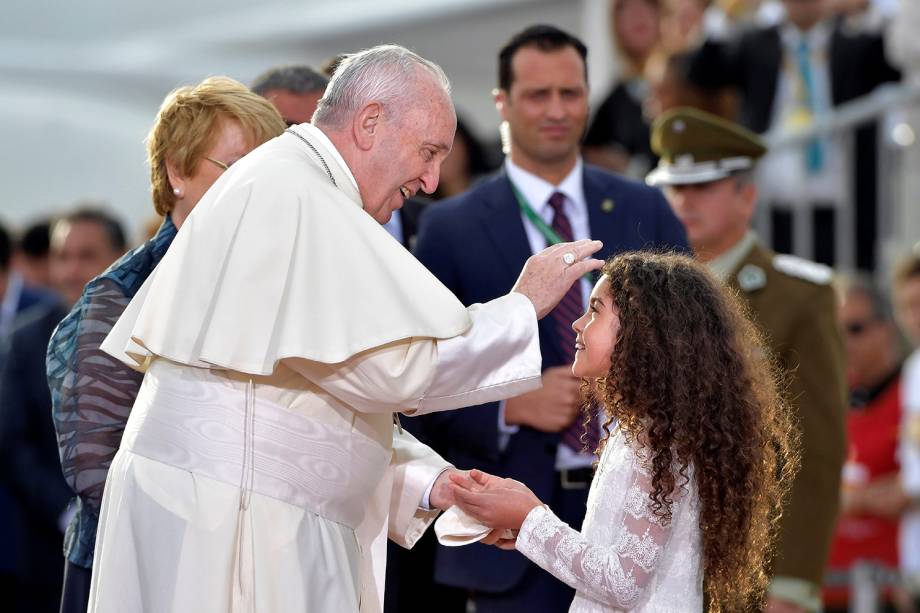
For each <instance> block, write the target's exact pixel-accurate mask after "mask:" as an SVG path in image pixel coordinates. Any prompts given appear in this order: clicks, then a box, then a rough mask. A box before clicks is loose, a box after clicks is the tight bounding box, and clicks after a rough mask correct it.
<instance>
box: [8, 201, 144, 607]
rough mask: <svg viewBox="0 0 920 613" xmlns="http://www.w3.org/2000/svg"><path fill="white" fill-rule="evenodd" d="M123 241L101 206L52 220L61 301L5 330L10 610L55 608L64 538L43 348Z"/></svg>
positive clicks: (63, 494) (63, 486)
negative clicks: (13, 570) (14, 557)
mask: <svg viewBox="0 0 920 613" xmlns="http://www.w3.org/2000/svg"><path fill="white" fill-rule="evenodd" d="M126 247H127V245H126V241H125V235H124V231H123V230H122V228H121V225H120V224H119V223H118V221H116V220H115V219H114V218H113V217H112V216H110V215H109V214H107V213H105V212H104V211H102V210H101V209H97V208H81V209H78V210H77V211H75V212H73V213H69V214H67V215H64V216H63V217H61V218H59V219H58V220H57V221H55V223H54V226H53V229H52V233H51V252H50V258H49V273H50V277H51V284H52V287H53V288H54V289H55V290H56V291H57V293H58V295H59V297H60V302H59V303H54V304H40V305H36V306H34V307H32V308H31V309H29V310H28V311H26V312H24V313H22V314H21V315H20V316H19V317H18V318H17V320H16V324H15V327H14V328H13V331H12V333H11V335H10V338H9V356H8V359H7V360H6V362H5V364H4V365H3V368H2V370H0V478H2V480H3V484H4V485H5V486H6V487H7V488H8V489H9V491H10V492H11V493H12V495H13V497H14V499H15V504H16V505H17V507H18V511H19V513H18V515H19V518H20V523H19V524H18V525H16V524H14V525H12V526H9V525H4V526H3V529H4V530H9V529H12V530H14V538H15V539H16V540H17V541H18V542H17V545H18V546H17V551H18V569H17V570H18V581H17V583H18V585H17V588H16V590H15V591H14V592H13V594H14V600H15V601H16V604H15V605H14V606H13V610H14V611H22V612H23V613H25V612H29V613H39V612H48V613H51V612H56V611H58V609H59V608H60V598H59V597H58V594H59V593H60V589H61V581H62V578H63V572H62V571H63V569H62V566H61V543H62V542H63V534H64V529H65V528H66V525H67V521H68V520H69V518H70V515H71V514H70V513H69V509H68V502H69V501H70V499H71V493H70V488H68V487H67V483H66V482H65V481H64V477H63V475H62V474H61V464H60V459H59V458H58V452H57V445H56V444H55V436H54V425H53V423H52V421H51V396H50V394H49V392H48V381H47V378H46V376H45V348H46V347H47V346H48V339H49V338H51V332H52V331H53V330H54V327H55V326H56V325H57V324H58V322H59V321H60V320H61V319H62V318H63V317H64V315H66V314H67V310H68V309H69V308H70V306H71V305H72V304H73V302H75V301H76V300H77V299H78V298H79V296H80V292H81V291H82V289H83V286H84V285H86V283H88V282H89V281H90V279H92V278H93V277H95V276H96V275H98V274H100V273H102V271H104V270H105V269H106V267H108V266H109V265H110V264H111V263H112V262H113V261H115V259H116V258H117V257H118V256H119V255H121V254H122V253H124V251H125V248H126Z"/></svg>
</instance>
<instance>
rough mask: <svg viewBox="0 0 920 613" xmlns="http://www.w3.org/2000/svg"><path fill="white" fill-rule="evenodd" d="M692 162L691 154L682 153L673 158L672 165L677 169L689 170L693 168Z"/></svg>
mask: <svg viewBox="0 0 920 613" xmlns="http://www.w3.org/2000/svg"><path fill="white" fill-rule="evenodd" d="M693 162H694V159H693V154H690V153H684V154H682V155H678V156H677V157H676V158H674V165H675V166H677V167H678V168H690V167H691V166H693Z"/></svg>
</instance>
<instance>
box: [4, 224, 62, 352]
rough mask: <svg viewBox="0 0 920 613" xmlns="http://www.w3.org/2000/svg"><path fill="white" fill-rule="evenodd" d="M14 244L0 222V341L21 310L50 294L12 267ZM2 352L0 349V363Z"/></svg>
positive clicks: (46, 299)
mask: <svg viewBox="0 0 920 613" xmlns="http://www.w3.org/2000/svg"><path fill="white" fill-rule="evenodd" d="M15 257H16V245H15V243H14V241H13V237H12V235H11V234H10V232H9V231H8V230H7V229H6V228H5V227H4V226H3V225H2V224H0V343H2V340H3V339H4V338H5V337H6V336H7V335H8V334H9V332H10V330H11V329H12V327H13V321H14V320H15V319H16V316H17V315H18V314H19V313H21V312H22V311H24V310H26V309H28V308H29V307H31V306H34V305H35V304H38V303H39V302H43V301H45V302H48V301H51V298H52V297H51V296H50V295H49V294H47V293H45V292H42V291H40V290H37V289H36V286H33V285H31V284H29V283H27V282H26V280H25V277H24V276H23V274H22V272H21V271H20V269H19V268H18V267H16V268H14V266H13V264H14V261H15V260H14V259H15ZM2 363H3V352H2V351H0V364H2Z"/></svg>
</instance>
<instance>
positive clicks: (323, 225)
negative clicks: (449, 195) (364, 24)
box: [90, 45, 602, 613]
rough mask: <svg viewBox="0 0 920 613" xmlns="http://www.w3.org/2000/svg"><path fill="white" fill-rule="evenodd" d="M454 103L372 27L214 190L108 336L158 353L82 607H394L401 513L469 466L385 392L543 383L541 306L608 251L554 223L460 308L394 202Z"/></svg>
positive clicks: (441, 495) (413, 521)
mask: <svg viewBox="0 0 920 613" xmlns="http://www.w3.org/2000/svg"><path fill="white" fill-rule="evenodd" d="M455 127H456V116H455V114H454V110H453V105H452V103H451V101H450V96H449V84H448V82H447V79H446V77H445V76H444V73H443V71H442V70H441V69H440V68H439V67H438V66H436V65H434V64H432V63H431V62H429V61H427V60H424V59H423V58H421V57H419V56H417V55H415V54H414V53H412V52H410V51H408V50H406V49H404V48H402V47H398V46H393V45H387V46H381V47H375V48H373V49H369V50H366V51H363V52H360V53H357V54H354V55H352V56H349V57H348V58H347V59H346V60H345V61H344V62H343V63H342V64H341V65H340V67H339V68H338V70H337V72H336V73H335V75H334V76H333V78H332V80H331V82H330V83H329V87H328V89H327V90H326V93H325V95H324V97H323V99H322V100H321V101H320V103H319V107H318V108H317V111H316V114H315V115H314V117H313V125H310V124H302V125H300V126H295V127H293V128H291V129H289V130H288V131H287V132H286V133H285V134H283V135H282V136H280V137H278V138H276V139H274V140H272V141H269V142H268V143H266V144H265V145H263V146H262V147H260V148H258V149H256V150H255V151H253V152H252V153H250V154H249V155H248V156H246V157H245V158H243V159H242V160H241V161H240V162H238V163H237V164H235V165H234V166H233V167H232V168H230V169H229V170H228V171H227V172H226V173H224V175H223V176H222V177H221V178H220V179H219V180H218V181H217V182H216V183H215V184H214V186H213V187H212V188H211V189H210V191H208V193H207V194H206V195H205V197H204V198H203V199H202V200H201V202H200V203H199V204H198V206H197V207H196V209H195V210H194V212H193V213H192V214H191V215H190V216H189V218H188V219H187V220H186V222H185V223H184V224H183V226H182V229H181V231H180V232H179V234H178V236H177V237H176V239H175V242H174V243H173V245H172V247H171V248H170V250H169V252H168V253H167V254H166V256H165V257H164V258H163V260H162V262H161V263H160V265H159V266H158V268H157V269H155V270H154V272H153V274H152V275H151V276H150V278H149V279H148V280H147V282H146V283H145V284H144V286H143V287H142V289H141V291H140V292H139V293H138V294H137V296H136V297H135V299H134V300H133V301H132V302H131V304H130V305H129V306H128V308H127V310H126V311H125V313H124V315H123V316H122V318H121V319H120V320H119V321H118V323H117V324H116V326H115V327H114V328H113V330H112V332H111V334H110V335H109V336H108V338H107V339H106V341H105V343H104V344H103V349H104V350H105V351H107V352H108V353H110V354H112V355H114V356H115V357H117V358H119V359H121V360H122V361H124V362H126V363H128V364H130V365H132V366H133V367H135V368H137V369H139V370H142V371H144V372H145V373H146V374H145V377H144V382H143V385H142V387H141V391H140V393H139V395H138V397H137V401H136V403H135V405H134V408H133V410H132V413H131V417H130V420H129V422H128V425H127V428H126V430H125V433H124V438H123V440H122V444H121V448H120V450H119V452H118V454H117V455H116V457H115V460H114V461H113V463H112V466H111V469H110V471H109V476H108V481H107V482H106V487H105V496H104V500H103V504H102V514H101V518H100V526H99V534H98V538H97V542H96V552H95V565H94V567H93V578H92V589H91V594H90V610H91V611H97V612H101V611H105V612H110V611H111V612H116V611H117V612H119V613H123V612H125V611H150V612H157V613H159V612H164V611H189V612H192V611H194V612H195V613H201V612H211V611H213V612H224V611H260V612H274V611H277V612H279V613H280V612H289V611H319V612H322V611H328V612H330V613H331V612H335V613H340V612H348V611H362V612H363V611H379V610H380V608H381V602H382V598H381V592H382V586H383V572H384V565H385V552H386V548H385V538H386V536H387V535H388V536H389V537H390V538H391V539H393V540H395V541H396V542H398V543H400V544H402V545H403V546H406V547H411V546H412V545H413V543H414V542H415V541H416V540H417V539H418V538H419V536H420V535H421V534H422V532H423V531H424V530H425V528H426V527H427V526H428V525H429V524H430V523H431V521H432V520H433V519H434V517H435V515H436V514H437V512H438V510H439V509H444V508H447V507H449V506H450V505H451V504H452V499H451V494H450V488H449V487H448V486H447V474H448V472H450V471H452V470H455V469H453V468H451V467H450V466H449V465H448V464H447V463H446V462H445V461H444V460H443V459H441V458H440V457H439V456H437V455H436V454H435V453H434V452H433V451H431V450H430V449H429V448H428V447H426V446H424V445H422V444H421V443H419V442H417V441H416V440H415V439H413V438H412V437H411V436H410V435H409V434H408V433H405V432H403V431H402V429H401V428H400V427H399V422H398V420H397V421H395V423H394V415H397V414H398V413H400V412H402V413H405V414H422V413H426V412H430V411H440V410H446V409H455V408H459V407H463V406H468V405H475V404H480V403H483V402H488V401H491V400H497V399H500V398H505V397H509V396H514V395H518V394H521V393H523V392H525V391H528V390H530V389H533V388H535V387H537V386H539V381H540V351H539V345H538V339H537V319H538V318H540V317H542V316H543V315H545V314H547V313H548V312H549V310H550V309H551V308H552V307H553V306H554V305H555V304H556V302H558V301H559V300H560V299H561V297H562V296H563V294H564V293H565V291H566V290H567V289H568V288H569V286H570V285H571V284H572V283H573V282H574V281H576V280H577V279H578V278H580V277H581V276H582V275H583V274H585V273H586V272H588V271H591V270H595V269H597V268H599V267H600V265H601V264H602V263H601V262H600V261H598V260H595V259H592V258H591V257H590V256H591V255H592V254H593V253H595V252H596V251H597V249H599V248H600V244H599V243H597V242H596V241H579V242H576V243H568V244H559V245H555V246H553V247H550V248H548V249H547V250H546V251H544V252H542V253H540V254H537V255H535V256H533V257H532V258H531V259H530V260H528V262H527V265H526V266H525V268H524V270H523V271H522V273H521V276H520V278H519V280H518V282H517V284H516V285H515V287H514V288H511V290H512V291H511V292H510V293H508V295H506V296H504V297H502V298H499V299H497V300H494V301H492V302H489V303H486V304H480V305H474V306H471V307H469V308H464V307H463V306H462V305H461V304H460V303H459V302H458V301H457V300H456V299H455V298H454V297H453V295H452V294H451V293H450V292H449V291H448V290H447V289H445V288H444V287H443V286H442V285H440V283H438V281H437V280H435V278H434V277H432V276H431V275H430V274H429V273H428V272H427V271H426V270H425V269H424V268H423V267H422V266H421V265H420V264H419V263H418V262H417V261H416V260H415V259H414V258H413V257H412V256H411V255H410V254H409V253H408V252H407V251H405V250H404V249H403V247H402V246H401V245H399V244H398V243H397V242H396V241H395V240H393V239H392V238H391V237H390V235H389V234H388V233H387V232H386V231H385V230H384V229H383V228H382V226H381V225H380V224H381V223H384V222H386V221H387V219H389V216H390V214H391V213H392V211H393V210H395V209H397V208H399V207H400V206H401V205H402V203H403V202H404V201H405V199H406V198H409V197H411V196H412V195H414V194H415V193H416V192H417V191H418V190H423V191H425V192H428V193H431V192H433V191H434V190H435V188H436V186H437V183H438V174H439V170H440V165H441V162H442V161H443V160H444V158H445V157H446V156H447V154H448V153H449V151H450V147H451V143H452V141H453V134H454V130H455ZM496 265H499V264H498V263H496Z"/></svg>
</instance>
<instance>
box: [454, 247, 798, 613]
mask: <svg viewBox="0 0 920 613" xmlns="http://www.w3.org/2000/svg"><path fill="white" fill-rule="evenodd" d="M603 272H604V275H603V276H602V277H601V279H600V281H599V282H598V283H597V285H596V287H595V288H594V291H593V292H592V294H591V299H590V302H589V305H590V306H589V308H588V311H587V312H586V313H585V314H584V315H583V316H582V317H581V318H579V319H578V320H577V321H576V322H575V323H574V324H573V327H574V329H575V331H576V333H577V344H576V349H577V353H576V357H575V363H574V365H573V367H572V371H573V373H574V374H575V375H576V376H580V377H582V378H583V379H584V382H585V383H584V388H585V391H586V397H587V399H588V401H587V402H586V404H585V406H586V407H592V406H598V405H602V406H603V411H604V412H605V415H606V419H605V420H604V421H605V423H604V437H603V440H602V441H601V444H600V446H599V448H598V450H597V455H598V462H597V464H596V472H595V475H594V480H593V483H592V485H591V492H590V494H589V498H588V511H587V515H586V517H585V520H584V525H583V528H582V531H581V532H578V531H576V530H574V529H572V528H571V527H569V526H568V525H566V524H565V523H563V522H562V521H561V520H559V519H558V518H557V517H556V516H555V515H554V514H553V512H552V511H551V510H550V509H549V508H548V507H547V506H545V505H544V504H543V503H542V502H541V501H540V500H539V499H538V498H537V497H536V496H535V495H534V494H533V492H531V491H530V490H529V489H528V488H527V487H525V486H524V485H523V484H520V483H518V482H516V481H512V480H509V479H501V478H498V477H493V476H491V475H488V474H485V473H482V472H479V471H472V472H471V473H470V476H469V477H467V478H464V477H460V476H454V477H452V480H453V481H454V489H455V494H456V497H457V500H458V501H459V502H458V504H459V506H460V507H461V508H462V509H463V510H464V511H465V512H466V513H468V514H470V515H472V516H473V517H474V518H475V519H477V520H478V521H480V522H482V523H483V524H485V525H487V526H489V527H490V528H493V529H495V530H493V532H492V534H494V535H498V534H504V535H505V536H511V535H514V537H515V538H508V539H502V540H499V541H498V542H497V543H496V544H497V545H498V546H500V547H502V548H506V549H517V550H518V551H520V552H521V553H523V554H524V555H525V556H527V557H528V558H530V559H531V560H532V561H533V562H534V563H536V564H538V565H539V566H541V567H542V568H543V569H545V570H546V571H548V572H549V573H551V574H553V575H554V576H556V577H557V578H559V579H560V580H562V581H564V582H565V583H567V584H568V585H570V586H572V587H573V588H575V590H576V595H575V600H574V602H573V603H572V607H571V609H570V611H579V612H583V611H622V610H627V611H681V612H683V611H687V612H689V611H702V610H703V608H704V603H705V606H706V607H707V608H708V610H710V611H729V612H732V613H734V612H737V611H746V610H754V609H756V608H759V607H760V606H761V604H762V600H763V597H764V591H765V588H766V585H767V579H768V571H769V565H770V557H771V556H770V554H771V549H772V543H773V540H774V535H775V532H776V526H777V520H778V519H779V516H780V509H781V507H782V501H783V498H784V496H785V493H786V491H787V489H788V485H789V483H790V481H791V478H792V476H793V474H794V472H795V470H796V468H797V465H798V456H797V452H796V440H795V435H794V428H793V426H792V421H791V418H790V414H789V412H788V411H787V408H786V406H785V405H784V403H783V401H782V400H781V394H780V390H779V389H778V382H777V381H775V379H774V376H773V374H772V373H773V369H772V368H771V364H770V363H769V359H768V357H767V353H766V351H765V350H764V349H763V347H764V345H763V343H762V342H761V339H760V337H759V335H758V333H757V332H756V331H755V329H754V327H753V325H752V324H751V323H750V322H749V321H748V319H747V318H746V317H745V314H744V312H743V309H742V307H741V306H740V302H739V301H738V300H737V299H735V297H734V296H732V295H730V294H729V293H727V292H726V291H725V290H724V289H723V288H722V287H721V285H720V284H719V282H718V281H717V280H715V279H714V278H712V277H711V276H710V274H709V273H708V272H707V271H706V270H705V269H704V268H703V266H701V265H700V264H698V263H696V262H695V261H693V260H692V259H690V258H687V257H685V256H680V255H673V254H668V255H661V254H647V253H643V254H638V253H629V254H623V255H619V256H616V257H614V258H612V259H610V260H609V261H608V262H607V264H606V265H605V267H604V269H603ZM589 412H590V410H589V409H586V423H588V422H589V420H590V415H588V413H589ZM508 530H510V531H511V533H510V534H509V533H508V532H507V531H508Z"/></svg>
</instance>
